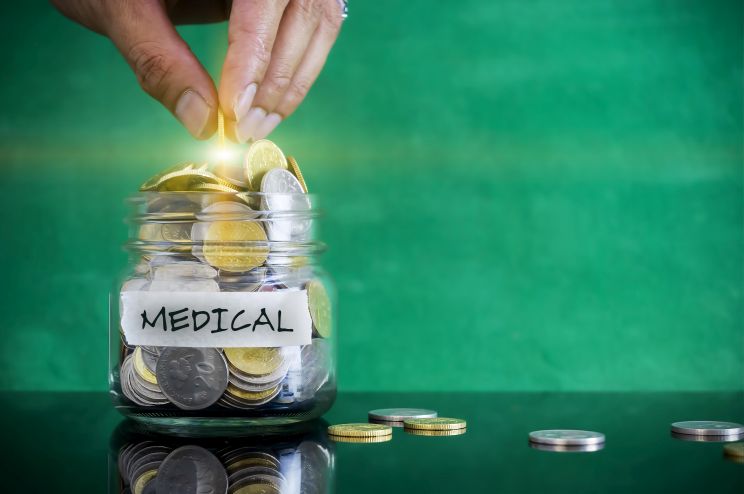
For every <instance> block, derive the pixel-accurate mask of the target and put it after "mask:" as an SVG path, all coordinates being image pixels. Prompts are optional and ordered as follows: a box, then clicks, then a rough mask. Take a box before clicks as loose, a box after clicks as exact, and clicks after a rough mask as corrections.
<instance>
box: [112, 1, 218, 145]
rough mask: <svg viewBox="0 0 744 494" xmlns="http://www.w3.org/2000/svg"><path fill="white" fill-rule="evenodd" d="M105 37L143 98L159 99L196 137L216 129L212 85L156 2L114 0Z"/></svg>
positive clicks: (214, 91)
mask: <svg viewBox="0 0 744 494" xmlns="http://www.w3.org/2000/svg"><path fill="white" fill-rule="evenodd" d="M117 4H118V5H121V10H123V12H116V13H113V15H111V16H110V17H109V19H110V21H109V23H108V25H107V26H106V34H107V35H108V36H109V37H110V38H111V40H112V41H113V42H114V44H115V45H116V47H117V48H118V49H119V51H120V52H121V53H122V55H123V56H124V58H125V59H126V61H127V63H128V64H129V66H130V67H132V70H133V71H134V73H135V75H136V76H137V80H138V81H139V83H140V86H142V89H144V90H145V92H146V93H147V94H149V95H150V96H152V97H153V98H155V99H156V100H158V101H160V103H162V104H163V106H165V107H166V108H168V110H170V111H171V113H173V115H175V117H176V118H177V119H178V120H180V122H181V123H182V124H183V126H184V127H186V129H187V130H188V131H189V132H190V133H191V135H193V136H194V137H196V138H197V139H206V138H207V137H209V136H210V135H212V134H213V133H214V131H215V129H216V127H217V106H218V103H217V101H218V100H217V92H216V90H215V87H214V82H212V79H211V78H210V77H209V74H207V71H206V70H205V69H204V67H203V66H202V65H201V64H200V63H199V61H198V60H197V59H196V57H195V56H194V54H193V53H192V52H191V49H190V48H189V46H188V45H187V44H186V42H185V41H184V40H183V39H182V38H181V37H180V36H179V35H178V32H177V31H176V29H175V27H173V24H172V23H171V21H170V19H168V16H167V14H166V13H165V11H164V10H163V8H162V6H161V4H160V2H159V1H157V0H144V1H137V2H117Z"/></svg>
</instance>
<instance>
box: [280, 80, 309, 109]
mask: <svg viewBox="0 0 744 494" xmlns="http://www.w3.org/2000/svg"><path fill="white" fill-rule="evenodd" d="M310 85H311V84H310V81H308V80H307V79H298V80H294V81H292V84H290V86H289V89H287V95H286V99H287V100H289V101H290V103H291V104H292V105H295V106H296V105H298V104H300V102H301V101H302V100H303V99H305V96H307V93H308V92H310Z"/></svg>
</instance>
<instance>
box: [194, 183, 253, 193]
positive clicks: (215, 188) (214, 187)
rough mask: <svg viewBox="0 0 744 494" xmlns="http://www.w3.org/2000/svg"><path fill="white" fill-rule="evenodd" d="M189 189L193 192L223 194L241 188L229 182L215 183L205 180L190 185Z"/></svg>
mask: <svg viewBox="0 0 744 494" xmlns="http://www.w3.org/2000/svg"><path fill="white" fill-rule="evenodd" d="M226 184H229V185H226ZM191 190H193V191H195V192H217V193H224V194H232V193H234V192H238V191H240V190H241V189H240V188H238V187H237V186H235V185H232V184H231V183H230V182H225V183H216V184H211V183H207V182H205V183H200V184H197V185H195V186H194V187H192V189H191Z"/></svg>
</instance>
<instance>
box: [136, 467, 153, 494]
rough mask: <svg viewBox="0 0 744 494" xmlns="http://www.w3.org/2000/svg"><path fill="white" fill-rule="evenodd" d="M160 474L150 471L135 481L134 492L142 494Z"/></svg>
mask: <svg viewBox="0 0 744 494" xmlns="http://www.w3.org/2000/svg"><path fill="white" fill-rule="evenodd" d="M157 474H158V471H157V470H149V471H147V472H145V473H143V474H142V475H140V476H139V478H137V479H136V480H135V481H134V485H133V486H132V492H133V493H134V494H142V493H143V492H144V490H145V486H146V485H147V484H149V483H150V482H152V480H153V479H154V478H155V476H156V475H157Z"/></svg>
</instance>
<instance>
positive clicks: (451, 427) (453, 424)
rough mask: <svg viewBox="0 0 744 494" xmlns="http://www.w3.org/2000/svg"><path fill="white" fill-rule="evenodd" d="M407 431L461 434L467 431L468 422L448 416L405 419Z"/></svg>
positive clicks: (433, 434)
mask: <svg viewBox="0 0 744 494" xmlns="http://www.w3.org/2000/svg"><path fill="white" fill-rule="evenodd" d="M403 427H405V431H406V432H407V433H409V434H412V435H414V436H459V435H460V434H465V432H466V431H467V422H465V421H464V420H462V419H454V418H448V417H434V418H412V419H405V420H403Z"/></svg>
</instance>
